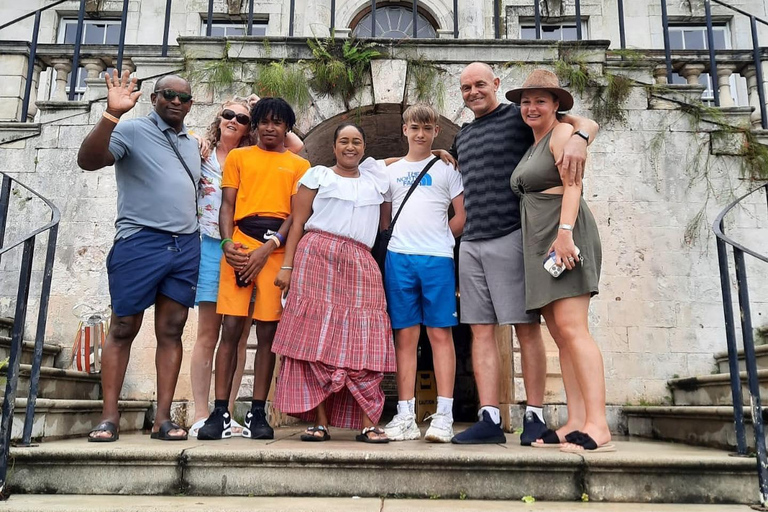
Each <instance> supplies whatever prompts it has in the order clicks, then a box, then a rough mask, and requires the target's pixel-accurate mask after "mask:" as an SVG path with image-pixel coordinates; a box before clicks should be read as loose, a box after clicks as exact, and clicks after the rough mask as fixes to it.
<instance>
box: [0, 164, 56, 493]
mask: <svg viewBox="0 0 768 512" xmlns="http://www.w3.org/2000/svg"><path fill="white" fill-rule="evenodd" d="M0 176H2V182H0V258H2V257H3V256H5V255H6V254H8V253H9V252H10V251H12V250H14V249H16V248H18V247H22V256H21V263H20V265H19V284H18V287H17V292H16V309H15V313H14V317H13V327H12V329H11V347H10V355H9V357H8V369H7V374H6V379H7V380H6V384H5V393H4V395H3V405H2V417H1V418H0V497H3V495H4V494H5V493H4V491H5V484H6V475H7V472H8V452H9V449H10V444H11V431H12V429H13V409H14V405H15V403H16V390H17V387H18V380H19V364H20V363H21V351H22V343H23V340H24V325H25V322H26V318H27V305H28V303H29V295H30V287H31V284H32V261H33V259H34V253H35V241H36V240H37V237H38V235H42V234H43V233H45V232H48V241H47V242H46V247H47V249H46V253H45V266H44V269H43V277H42V286H41V288H40V306H39V308H38V311H37V329H36V331H35V349H34V356H33V358H32V370H31V373H30V377H29V394H28V397H27V409H26V412H25V416H24V429H23V432H22V439H21V442H20V443H19V444H20V445H26V446H29V444H30V442H31V440H32V423H33V421H34V417H35V405H36V402H37V389H38V383H39V381H40V365H41V364H42V360H43V343H44V341H45V325H46V320H47V318H48V299H49V297H50V295H51V279H52V277H53V258H54V255H55V254H56V238H57V235H58V230H59V219H60V218H61V215H60V213H59V209H58V208H56V206H55V205H54V204H53V203H51V202H50V201H49V200H48V199H46V198H45V197H43V196H42V195H40V194H39V193H37V192H36V191H34V190H32V189H31V188H29V187H27V186H26V185H24V184H23V183H21V182H19V181H18V180H15V179H14V178H12V177H11V176H9V175H7V174H5V173H3V172H0ZM14 182H15V184H16V186H17V187H21V188H23V189H24V190H25V191H26V192H28V193H30V194H32V195H33V196H36V197H37V198H38V199H40V200H41V201H42V202H43V203H44V205H45V206H47V207H48V209H49V210H50V214H51V217H50V221H49V222H48V223H47V224H45V225H44V226H42V227H39V228H37V229H35V230H33V231H32V232H31V233H29V234H27V235H24V236H23V238H22V239H21V240H16V241H13V242H10V243H7V244H6V243H4V240H5V228H6V226H7V221H8V207H9V205H10V201H11V188H12V187H13V184H14Z"/></svg>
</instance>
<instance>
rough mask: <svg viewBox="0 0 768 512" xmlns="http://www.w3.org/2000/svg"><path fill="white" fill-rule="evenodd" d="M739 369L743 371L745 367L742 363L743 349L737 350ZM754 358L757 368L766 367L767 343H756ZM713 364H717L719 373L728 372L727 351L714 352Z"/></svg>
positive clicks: (767, 357)
mask: <svg viewBox="0 0 768 512" xmlns="http://www.w3.org/2000/svg"><path fill="white" fill-rule="evenodd" d="M738 355H739V371H742V372H743V371H745V370H746V369H747V368H746V366H745V365H744V351H743V350H739V351H738ZM755 359H756V361H757V368H758V369H760V368H765V369H768V345H758V346H757V347H755ZM715 364H717V371H718V372H720V373H728V371H729V370H728V352H718V353H717V354H715Z"/></svg>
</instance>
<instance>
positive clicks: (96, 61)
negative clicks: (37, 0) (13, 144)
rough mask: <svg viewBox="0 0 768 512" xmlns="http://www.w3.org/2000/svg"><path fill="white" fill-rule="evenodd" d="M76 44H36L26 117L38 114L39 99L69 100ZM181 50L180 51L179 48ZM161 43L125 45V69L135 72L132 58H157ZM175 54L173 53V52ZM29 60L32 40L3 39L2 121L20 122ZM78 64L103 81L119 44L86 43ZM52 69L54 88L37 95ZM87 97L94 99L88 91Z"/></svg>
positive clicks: (0, 70)
mask: <svg viewBox="0 0 768 512" xmlns="http://www.w3.org/2000/svg"><path fill="white" fill-rule="evenodd" d="M73 53H74V47H73V46H72V45H63V44H41V45H38V47H37V54H36V58H35V64H34V66H35V69H34V73H33V83H32V87H31V92H30V101H29V109H28V113H27V120H28V121H31V120H33V119H34V118H35V115H36V114H37V106H36V102H37V100H38V99H42V100H51V101H67V100H68V97H67V88H68V87H69V79H70V77H69V73H70V72H71V71H72V55H73ZM176 53H178V51H176ZM158 55H160V47H159V46H143V45H142V46H126V47H125V51H124V57H123V63H122V68H123V70H128V71H129V72H131V73H133V72H134V71H136V65H135V64H134V63H133V58H142V57H156V56H158ZM171 56H172V57H173V56H175V55H173V52H172V55H171ZM28 63H29V43H27V42H22V41H0V122H8V121H10V122H13V121H20V120H21V119H20V118H21V109H22V103H23V100H24V90H25V85H26V80H27V65H28ZM79 66H80V67H83V68H85V70H86V78H85V82H86V84H88V83H89V82H90V83H91V84H93V83H96V82H98V81H100V76H101V73H102V72H104V71H106V70H107V69H110V68H114V67H115V66H117V47H115V46H109V45H85V46H82V47H81V52H80V61H79ZM47 70H52V77H51V81H52V82H53V84H54V85H53V87H52V88H51V90H50V97H49V96H48V94H49V93H48V91H46V93H45V95H44V96H43V97H42V98H38V97H37V95H38V89H39V83H40V77H41V74H42V73H43V72H44V71H47ZM85 99H89V100H90V99H95V98H94V97H89V96H88V94H86V96H85Z"/></svg>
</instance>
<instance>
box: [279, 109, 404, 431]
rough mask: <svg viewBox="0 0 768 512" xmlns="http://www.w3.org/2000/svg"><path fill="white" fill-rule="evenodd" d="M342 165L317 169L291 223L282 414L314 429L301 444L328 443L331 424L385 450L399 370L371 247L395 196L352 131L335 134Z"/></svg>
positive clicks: (302, 189)
mask: <svg viewBox="0 0 768 512" xmlns="http://www.w3.org/2000/svg"><path fill="white" fill-rule="evenodd" d="M333 150H334V155H335V157H336V165H334V166H333V167H325V166H316V167H313V168H311V169H309V170H308V171H307V172H306V174H305V175H304V176H303V177H302V178H301V180H300V181H299V189H298V191H297V193H296V195H295V196H294V199H293V212H292V216H293V224H292V225H291V230H290V232H289V234H288V239H287V241H286V248H285V259H284V262H283V267H282V270H281V271H280V273H279V274H278V275H277V278H276V279H275V284H276V285H277V286H279V287H280V288H281V289H283V290H284V291H287V290H288V288H289V287H290V289H291V291H290V294H289V295H288V300H287V303H286V305H285V309H284V311H283V316H282V319H281V321H280V324H279V326H278V329H277V334H276V335H275V340H274V342H273V344H272V350H273V351H274V352H275V353H276V354H279V355H281V356H282V365H281V367H280V374H279V376H278V380H277V388H276V393H275V406H276V407H277V408H278V409H279V410H281V411H283V412H285V413H288V414H290V415H293V416H298V417H299V418H301V419H303V420H305V421H310V422H313V423H314V425H313V426H312V427H309V428H308V429H307V431H306V432H305V433H304V434H303V435H302V436H301V439H302V440H303V441H325V440H327V439H330V435H329V433H328V426H329V425H333V426H337V427H342V428H352V429H362V431H361V433H360V434H359V435H357V437H356V439H357V440H358V441H361V442H367V443H386V442H388V439H387V437H386V434H384V431H383V430H381V429H379V428H378V427H376V426H375V425H376V424H377V423H378V421H379V418H380V417H381V412H382V409H383V407H384V393H383V392H382V390H381V385H380V384H381V380H382V378H383V376H384V372H393V371H395V354H394V350H393V345H392V329H391V326H390V322H389V317H388V316H387V308H386V299H385V297H384V289H383V287H382V283H381V274H380V272H379V268H378V266H377V265H376V262H375V261H374V259H373V257H372V256H371V253H370V249H371V247H372V246H373V242H374V240H375V238H376V233H377V229H378V225H379V210H380V205H381V203H382V202H383V201H384V194H385V193H386V192H387V188H388V179H387V175H386V171H385V169H384V166H383V164H382V163H380V162H376V161H374V160H373V159H371V158H369V159H367V160H366V161H364V162H362V163H360V161H361V160H362V158H363V154H364V152H365V134H364V133H363V130H362V129H361V128H360V127H359V126H357V125H355V124H353V123H343V124H341V125H340V126H339V127H338V128H337V129H336V132H335V133H334V140H333Z"/></svg>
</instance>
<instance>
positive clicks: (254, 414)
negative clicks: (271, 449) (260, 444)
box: [243, 407, 275, 439]
mask: <svg viewBox="0 0 768 512" xmlns="http://www.w3.org/2000/svg"><path fill="white" fill-rule="evenodd" d="M244 423H245V425H244V426H243V437H248V438H250V439H274V438H275V431H274V430H272V427H270V426H269V423H267V413H266V411H265V410H264V409H262V408H259V407H253V408H251V410H250V411H248V414H246V415H245V422H244Z"/></svg>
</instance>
